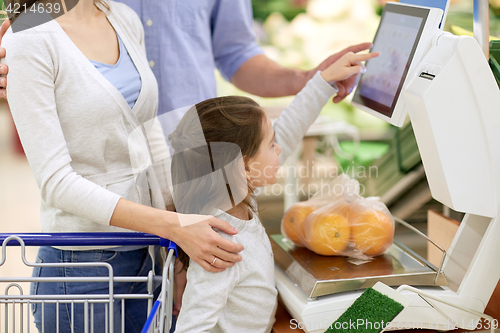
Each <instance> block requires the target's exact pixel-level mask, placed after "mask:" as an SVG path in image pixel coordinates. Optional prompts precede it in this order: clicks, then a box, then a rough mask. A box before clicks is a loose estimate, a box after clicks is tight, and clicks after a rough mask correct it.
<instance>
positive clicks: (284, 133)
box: [274, 52, 379, 165]
mask: <svg viewBox="0 0 500 333" xmlns="http://www.w3.org/2000/svg"><path fill="white" fill-rule="evenodd" d="M378 55H379V53H369V54H355V53H353V52H348V53H346V54H345V55H343V56H342V57H341V58H340V59H339V60H337V61H336V62H334V63H333V64H332V65H330V66H329V67H328V68H326V69H325V70H324V71H323V72H317V73H316V75H314V77H313V78H312V79H311V80H309V82H307V84H306V86H305V87H304V88H303V89H302V90H301V91H300V92H299V93H298V94H297V96H296V97H295V98H294V99H293V101H292V103H290V105H289V106H288V107H286V108H285V110H283V112H282V113H281V114H280V116H279V117H278V120H277V121H276V123H275V124H274V131H275V133H276V142H277V143H278V144H279V145H280V146H281V147H282V151H281V154H280V156H279V158H280V165H282V164H283V163H284V162H285V161H286V159H287V158H288V157H289V156H290V155H291V154H292V153H293V151H294V150H295V148H296V147H297V145H298V143H299V142H300V140H302V138H303V137H304V135H305V134H306V132H307V130H308V128H309V127H310V126H311V125H312V123H313V122H314V121H315V120H316V118H317V117H318V116H319V114H320V112H321V109H322V108H323V106H325V104H326V102H328V99H329V98H330V97H331V96H333V95H335V94H336V93H337V92H338V89H337V87H336V85H335V83H336V82H344V81H345V80H352V78H353V77H356V76H357V75H359V74H360V73H361V72H363V71H364V70H365V69H364V66H363V65H362V64H361V61H366V60H368V59H371V58H374V57H377V56H378ZM331 84H332V85H331Z"/></svg>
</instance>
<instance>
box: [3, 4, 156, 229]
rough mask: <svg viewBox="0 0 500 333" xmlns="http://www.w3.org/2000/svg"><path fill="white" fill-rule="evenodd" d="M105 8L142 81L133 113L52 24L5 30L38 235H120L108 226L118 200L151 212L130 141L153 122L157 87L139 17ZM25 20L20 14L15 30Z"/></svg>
mask: <svg viewBox="0 0 500 333" xmlns="http://www.w3.org/2000/svg"><path fill="white" fill-rule="evenodd" d="M109 4H110V7H111V8H110V9H111V10H110V12H109V13H108V14H107V15H108V20H109V22H110V23H111V24H112V26H113V28H114V29H115V30H116V32H117V33H118V35H119V36H120V37H121V39H122V40H123V43H124V44H125V47H126V48H127V51H128V52H129V54H130V56H131V58H132V61H133V62H134V64H135V66H136V68H137V70H138V71H139V74H140V77H141V83H142V86H141V91H140V95H139V97H138V99H137V102H136V103H135V105H134V107H133V109H132V110H130V107H129V105H128V104H127V102H126V101H125V99H124V98H123V96H122V95H121V93H120V92H119V91H118V90H117V89H116V88H115V87H114V86H113V85H112V84H111V83H110V82H109V81H108V80H107V79H106V78H105V77H104V76H102V75H101V73H100V72H99V71H98V70H97V69H96V68H95V67H94V65H93V64H92V63H91V62H90V61H89V60H88V59H87V58H86V57H85V55H84V54H83V53H82V52H81V51H80V50H79V49H78V48H77V46H76V45H75V44H74V43H73V42H72V41H71V39H70V38H69V37H68V36H67V35H66V33H65V32H64V31H63V29H62V28H61V26H60V25H59V24H58V23H57V22H56V21H54V20H51V21H49V22H48V23H45V24H42V25H40V26H36V27H34V28H31V29H27V30H23V31H20V32H16V33H13V32H12V30H9V31H8V32H7V34H6V35H5V37H4V38H3V40H2V46H3V47H5V48H6V49H7V50H8V51H7V56H6V58H5V60H4V61H3V62H4V63H6V64H8V65H9V71H10V72H9V75H8V82H9V84H8V87H7V96H8V101H9V105H10V109H11V112H12V115H13V117H14V121H15V123H16V127H17V130H18V132H19V135H20V138H21V141H22V143H23V147H24V149H25V152H26V156H27V158H28V161H29V163H30V166H31V168H32V170H33V173H34V175H35V179H36V182H37V184H38V186H39V188H40V191H41V199H42V200H41V222H42V231H43V232H64V231H67V232H101V231H123V230H122V229H120V228H115V227H112V226H110V225H109V221H110V219H111V216H112V214H113V212H114V209H115V207H116V204H117V203H118V200H119V199H120V197H123V198H125V199H127V200H131V201H134V202H140V203H143V204H149V205H150V206H151V200H149V202H148V200H147V199H148V198H146V197H145V196H142V197H141V195H140V193H139V192H140V191H139V189H138V187H137V186H136V180H135V179H134V176H133V173H132V168H131V161H130V157H129V144H128V137H129V135H130V133H132V131H133V130H134V129H135V128H136V126H137V122H139V123H144V122H145V121H147V120H149V119H152V118H154V117H155V116H156V111H157V107H158V86H157V83H156V79H155V77H154V74H153V72H152V71H151V69H150V68H149V65H148V61H147V58H146V51H145V47H144V30H143V27H142V23H141V21H140V20H139V17H138V16H137V14H136V13H135V12H134V11H133V10H132V9H130V8H129V7H127V6H126V5H124V4H121V3H116V2H109ZM31 21H33V20H32V19H30V17H29V15H27V14H26V15H22V16H21V17H20V18H19V19H18V21H16V22H15V24H27V25H29V24H30V22H31ZM134 117H135V119H130V118H134ZM141 199H142V200H144V201H143V202H141V201H142V200H141Z"/></svg>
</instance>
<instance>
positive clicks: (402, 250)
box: [271, 235, 447, 299]
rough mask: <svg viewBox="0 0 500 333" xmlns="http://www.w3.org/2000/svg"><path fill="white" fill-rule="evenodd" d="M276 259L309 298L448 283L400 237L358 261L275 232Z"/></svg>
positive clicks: (272, 240) (442, 275)
mask: <svg viewBox="0 0 500 333" xmlns="http://www.w3.org/2000/svg"><path fill="white" fill-rule="evenodd" d="M271 246H272V248H273V254H274V262H275V263H276V265H277V266H278V267H279V268H280V269H281V270H282V271H283V272H285V273H286V275H287V276H289V277H290V278H291V279H292V280H293V282H295V283H296V284H297V286H298V287H299V288H300V289H301V290H302V291H303V292H304V293H305V295H306V296H307V297H308V298H310V299H315V298H318V297H320V296H325V295H331V294H335V293H340V292H344V291H352V290H359V289H365V288H368V287H373V286H374V285H375V283H377V282H378V281H380V282H383V283H385V284H386V285H389V286H399V285H401V284H409V285H413V286H432V285H437V286H446V285H447V281H446V278H445V276H444V274H439V269H438V268H437V267H435V266H434V265H432V264H431V263H429V262H427V261H426V260H425V259H423V258H421V257H419V256H418V255H417V254H415V253H414V252H412V251H411V250H410V249H408V248H407V247H405V246H404V245H402V244H399V243H398V242H397V241H395V242H394V244H393V245H392V246H391V247H390V248H389V251H388V252H387V253H386V254H383V255H380V256H377V257H374V258H373V259H372V260H369V261H366V262H364V261H363V260H361V262H359V264H358V261H357V259H354V260H353V258H347V257H340V256H339V257H326V256H322V255H319V254H315V253H314V252H312V251H310V250H309V249H307V248H305V247H297V246H295V245H293V244H292V243H291V242H290V241H289V240H287V239H286V238H284V237H283V235H272V236H271Z"/></svg>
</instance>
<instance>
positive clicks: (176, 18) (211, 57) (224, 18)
mask: <svg viewBox="0 0 500 333" xmlns="http://www.w3.org/2000/svg"><path fill="white" fill-rule="evenodd" d="M118 1H120V2H123V3H125V4H127V5H128V6H130V7H131V8H132V9H134V10H135V12H136V13H137V14H138V15H139V17H140V18H141V21H142V23H143V25H144V31H145V42H146V51H147V56H148V61H149V63H150V66H151V68H152V70H153V72H154V74H155V76H156V79H157V80H158V87H159V98H160V100H159V107H158V114H159V115H160V114H163V113H165V112H168V111H171V110H175V109H177V108H180V107H183V106H186V105H190V104H195V103H198V102H201V101H203V100H205V99H208V98H212V97H216V96H217V89H216V85H215V75H214V69H215V68H216V67H217V68H218V69H219V71H220V72H221V73H222V75H223V77H224V78H225V79H226V80H230V79H231V77H232V76H233V74H234V73H235V72H236V71H237V70H238V68H239V67H240V66H241V65H242V64H243V63H244V62H245V61H247V60H248V59H250V58H252V57H253V56H255V55H258V54H261V53H262V49H261V48H260V47H259V46H258V44H257V43H256V41H255V35H254V33H253V30H252V23H253V17H252V7H251V3H250V1H249V0H118Z"/></svg>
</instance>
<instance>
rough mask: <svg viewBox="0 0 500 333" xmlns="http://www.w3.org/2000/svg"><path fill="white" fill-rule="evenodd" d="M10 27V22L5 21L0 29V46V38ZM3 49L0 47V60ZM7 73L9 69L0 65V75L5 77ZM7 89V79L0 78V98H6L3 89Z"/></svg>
mask: <svg viewBox="0 0 500 333" xmlns="http://www.w3.org/2000/svg"><path fill="white" fill-rule="evenodd" d="M9 27H10V20H8V19H7V20H5V21H3V23H2V26H1V27H0V45H2V38H3V35H5V32H6V31H7V30H8V29H9ZM5 53H6V52H5V49H4V48H3V47H1V46H0V58H5ZM8 72H9V67H8V66H7V65H0V75H7V73H8ZM6 87H7V77H0V98H6V97H7V91H6V90H5V88H6Z"/></svg>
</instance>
